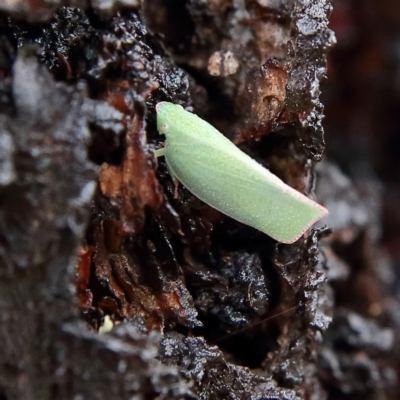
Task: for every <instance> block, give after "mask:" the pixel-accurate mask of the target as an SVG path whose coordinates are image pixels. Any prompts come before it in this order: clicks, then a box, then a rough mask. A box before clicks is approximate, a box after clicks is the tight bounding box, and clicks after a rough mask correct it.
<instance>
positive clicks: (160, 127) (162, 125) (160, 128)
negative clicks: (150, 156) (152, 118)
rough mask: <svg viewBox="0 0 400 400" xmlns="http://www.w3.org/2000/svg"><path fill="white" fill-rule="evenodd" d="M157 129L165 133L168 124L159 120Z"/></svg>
mask: <svg viewBox="0 0 400 400" xmlns="http://www.w3.org/2000/svg"><path fill="white" fill-rule="evenodd" d="M159 131H160V133H161V134H165V133H167V132H168V124H167V123H166V122H161V124H160V126H159Z"/></svg>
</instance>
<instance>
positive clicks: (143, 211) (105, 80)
mask: <svg viewBox="0 0 400 400" xmlns="http://www.w3.org/2000/svg"><path fill="white" fill-rule="evenodd" d="M62 6H65V7H62ZM78 7H80V8H78ZM0 10H1V14H0V38H1V40H0V148H1V152H0V210H1V212H0V263H1V264H0V271H1V274H0V318H1V324H0V343H2V346H0V399H3V398H4V399H8V400H10V399H43V400H46V399H130V398H135V399H153V398H154V399H156V398H157V399H196V398H198V399H315V400H317V399H318V400H323V399H327V398H346V399H347V398H348V399H353V398H354V399H355V398H359V397H357V396H361V398H364V399H375V398H378V397H377V395H378V394H380V395H382V396H386V397H382V398H387V399H392V398H393V399H395V398H397V397H396V393H395V387H396V381H395V369H394V368H395V362H394V361H393V354H394V353H393V352H394V351H397V350H395V345H394V344H395V337H396V336H395V334H396V333H395V330H394V329H393V328H394V327H395V326H396V323H395V321H394V319H393V315H389V313H388V309H389V308H388V307H392V308H391V309H393V307H396V306H397V304H398V303H396V302H395V300H394V299H391V298H390V297H389V295H388V293H387V292H386V290H387V287H388V282H387V280H386V281H385V279H383V278H382V276H381V275H380V272H381V271H382V270H384V271H389V272H390V266H389V264H388V263H387V262H385V261H384V260H385V259H384V258H383V257H382V254H383V253H382V251H381V249H380V248H379V246H378V236H377V235H376V230H377V229H379V224H380V220H379V207H380V205H379V194H378V193H377V192H376V191H373V190H372V189H371V192H369V193H367V194H368V195H367V194H366V193H365V190H364V191H360V190H358V189H357V188H356V187H354V185H352V183H351V181H350V180H348V179H347V178H346V177H345V176H344V175H343V174H342V173H341V172H340V171H339V170H338V169H337V167H335V166H334V165H333V164H329V163H327V162H323V163H320V164H319V165H318V168H315V166H316V165H317V162H318V161H320V160H321V158H322V154H323V151H324V147H325V142H324V135H323V128H322V122H321V121H322V117H323V114H322V112H323V106H322V104H321V102H320V100H319V94H320V93H319V85H320V81H321V79H322V78H323V77H324V76H325V74H326V56H327V52H328V51H329V49H330V47H331V46H332V44H333V43H334V36H333V33H332V31H330V30H329V29H328V26H327V24H328V17H329V14H330V12H331V5H330V2H329V1H326V0H316V1H306V0H276V1H264V0H258V1H239V2H233V1H229V0H210V1H195V0H187V1H183V0H182V1H169V0H156V1H144V2H139V1H127V0H125V1H119V2H115V4H110V2H108V1H101V0H100V1H91V2H89V1H88V2H85V1H75V2H73V1H70V2H68V1H63V2H61V1H60V2H53V3H51V4H49V3H47V2H40V1H39V2H37V1H35V2H33V1H32V2H30V1H27V2H21V1H9V2H7V3H6V4H0ZM159 101H172V102H174V103H178V104H181V105H183V106H185V107H188V108H191V109H192V110H193V111H194V112H195V113H196V114H198V115H200V116H201V117H202V118H205V119H206V120H208V121H210V122H211V123H212V124H214V125H215V126H216V127H217V128H219V129H220V130H221V131H222V132H224V133H225V134H226V135H227V136H228V137H229V138H230V139H232V140H233V141H234V142H235V143H237V144H238V145H239V146H240V147H241V148H242V149H243V150H244V151H246V152H247V153H249V154H250V155H251V156H252V157H254V158H255V159H257V160H258V161H259V162H260V163H262V164H263V165H265V166H266V167H268V168H269V169H270V170H271V171H272V172H274V173H276V174H277V175H278V176H280V177H281V178H282V179H283V180H284V181H286V182H287V183H288V184H290V185H291V186H293V187H295V188H296V189H298V190H299V191H301V192H304V193H306V194H307V195H309V196H311V197H313V196H315V193H314V183H315V181H316V180H317V183H318V193H317V197H318V200H319V201H321V202H322V203H324V204H325V205H326V206H328V208H329V209H330V216H329V217H328V219H327V220H326V221H323V222H324V224H327V225H328V226H329V227H331V228H333V229H334V233H333V234H331V235H330V236H329V232H330V231H329V229H327V228H324V227H323V226H322V225H321V226H320V227H318V228H315V229H313V230H312V231H311V232H309V233H308V234H307V235H306V236H305V237H304V238H301V239H300V240H299V241H297V242H296V243H294V244H292V245H282V244H280V245H278V244H277V243H276V242H275V241H274V240H272V239H271V238H269V237H267V236H266V235H264V234H261V233H260V232H257V231H255V230H254V229H252V228H249V227H246V226H243V225H241V224H240V223H238V222H236V221H233V220H231V219H229V218H228V217H225V216H223V215H221V214H220V213H218V212H217V211H215V210H213V209H212V208H210V207H209V206H207V205H205V204H204V203H202V202H201V201H200V200H198V199H197V198H195V197H194V196H193V195H191V194H190V193H189V192H188V191H187V190H186V189H185V188H184V187H183V186H182V185H180V186H179V187H178V192H177V194H178V195H177V196H176V195H175V194H176V193H175V192H176V188H175V186H174V183H173V182H172V180H171V178H170V176H169V173H168V171H167V170H166V167H165V165H164V162H163V160H156V159H155V157H154V153H153V150H154V149H155V148H158V147H160V142H161V141H162V140H163V138H162V136H160V135H159V134H158V132H157V130H156V127H155V110H154V106H155V104H156V103H157V102H159ZM317 178H318V179H317ZM374 196H375V197H374ZM374 199H376V201H374ZM385 268H386V269H385ZM372 286H373V288H371V287H372ZM366 287H368V288H369V289H368V291H367V292H366V291H365V288H366ZM389 302H391V303H390V306H389V305H385V304H389ZM378 305H379V307H381V308H380V309H379V314H377V313H376V308H375V313H374V312H373V311H371V310H373V307H374V306H375V307H377V306H378ZM385 307H386V308H385ZM278 314H279V315H278ZM332 317H333V323H332V324H331V325H330V323H331V321H332ZM110 324H112V325H113V329H112V331H111V332H109V333H107V334H99V333H98V332H97V330H98V329H99V328H100V331H103V330H104V329H105V327H107V326H109V325H110ZM329 325H330V327H329V330H328V331H327V328H328V326H329ZM390 396H392V397H390ZM393 396H395V397H393Z"/></svg>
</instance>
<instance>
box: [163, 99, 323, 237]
mask: <svg viewBox="0 0 400 400" xmlns="http://www.w3.org/2000/svg"><path fill="white" fill-rule="evenodd" d="M156 111H157V129H158V131H159V132H160V133H161V134H165V136H166V142H165V147H164V148H161V149H158V150H157V151H156V156H157V157H159V156H165V161H166V164H167V167H168V170H169V171H170V173H171V175H172V177H173V178H176V179H177V180H178V181H180V182H181V183H182V184H183V185H185V186H186V187H187V189H188V190H189V191H190V192H192V193H193V194H194V195H195V196H197V197H198V198H199V199H200V200H202V201H204V202H205V203H206V204H208V205H210V206H211V207H214V208H215V209H217V210H219V211H220V212H222V213H224V214H226V215H228V216H230V217H232V218H234V219H236V220H237V221H239V222H242V223H244V224H247V225H250V226H252V227H254V228H256V229H258V230H260V231H262V232H264V233H266V234H267V235H269V236H271V237H272V238H274V239H275V240H277V241H278V242H282V243H293V242H295V241H296V240H297V239H299V238H300V237H301V236H302V235H303V234H304V232H305V231H306V230H307V229H308V228H309V227H310V226H311V225H313V224H314V223H315V222H317V221H318V220H319V219H321V218H322V217H324V216H325V215H327V214H328V210H327V209H326V208H324V207H322V206H321V205H319V204H318V203H316V202H314V201H312V200H311V199H309V198H308V197H306V196H304V195H303V194H301V193H300V192H298V191H297V190H295V189H293V188H291V187H290V186H288V185H286V184H285V183H284V182H283V181H282V180H280V179H279V178H278V177H277V176H275V175H274V174H272V173H271V172H270V171H268V170H267V169H266V168H264V167H263V166H262V165H260V164H259V163H257V162H256V161H255V160H253V159H252V158H251V157H249V156H248V155H247V154H245V153H244V152H243V151H241V150H240V149H239V148H238V147H236V146H235V145H234V144H233V143H232V142H231V141H230V140H229V139H227V138H226V137H225V136H224V135H223V134H222V133H220V132H219V131H218V130H217V129H215V128H214V127H213V126H212V125H210V124H209V123H208V122H206V121H204V120H202V119H201V118H199V117H198V116H197V115H195V114H192V113H190V112H188V111H186V110H184V109H183V108H182V106H180V105H176V104H172V103H168V102H161V103H158V104H157V106H156Z"/></svg>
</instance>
